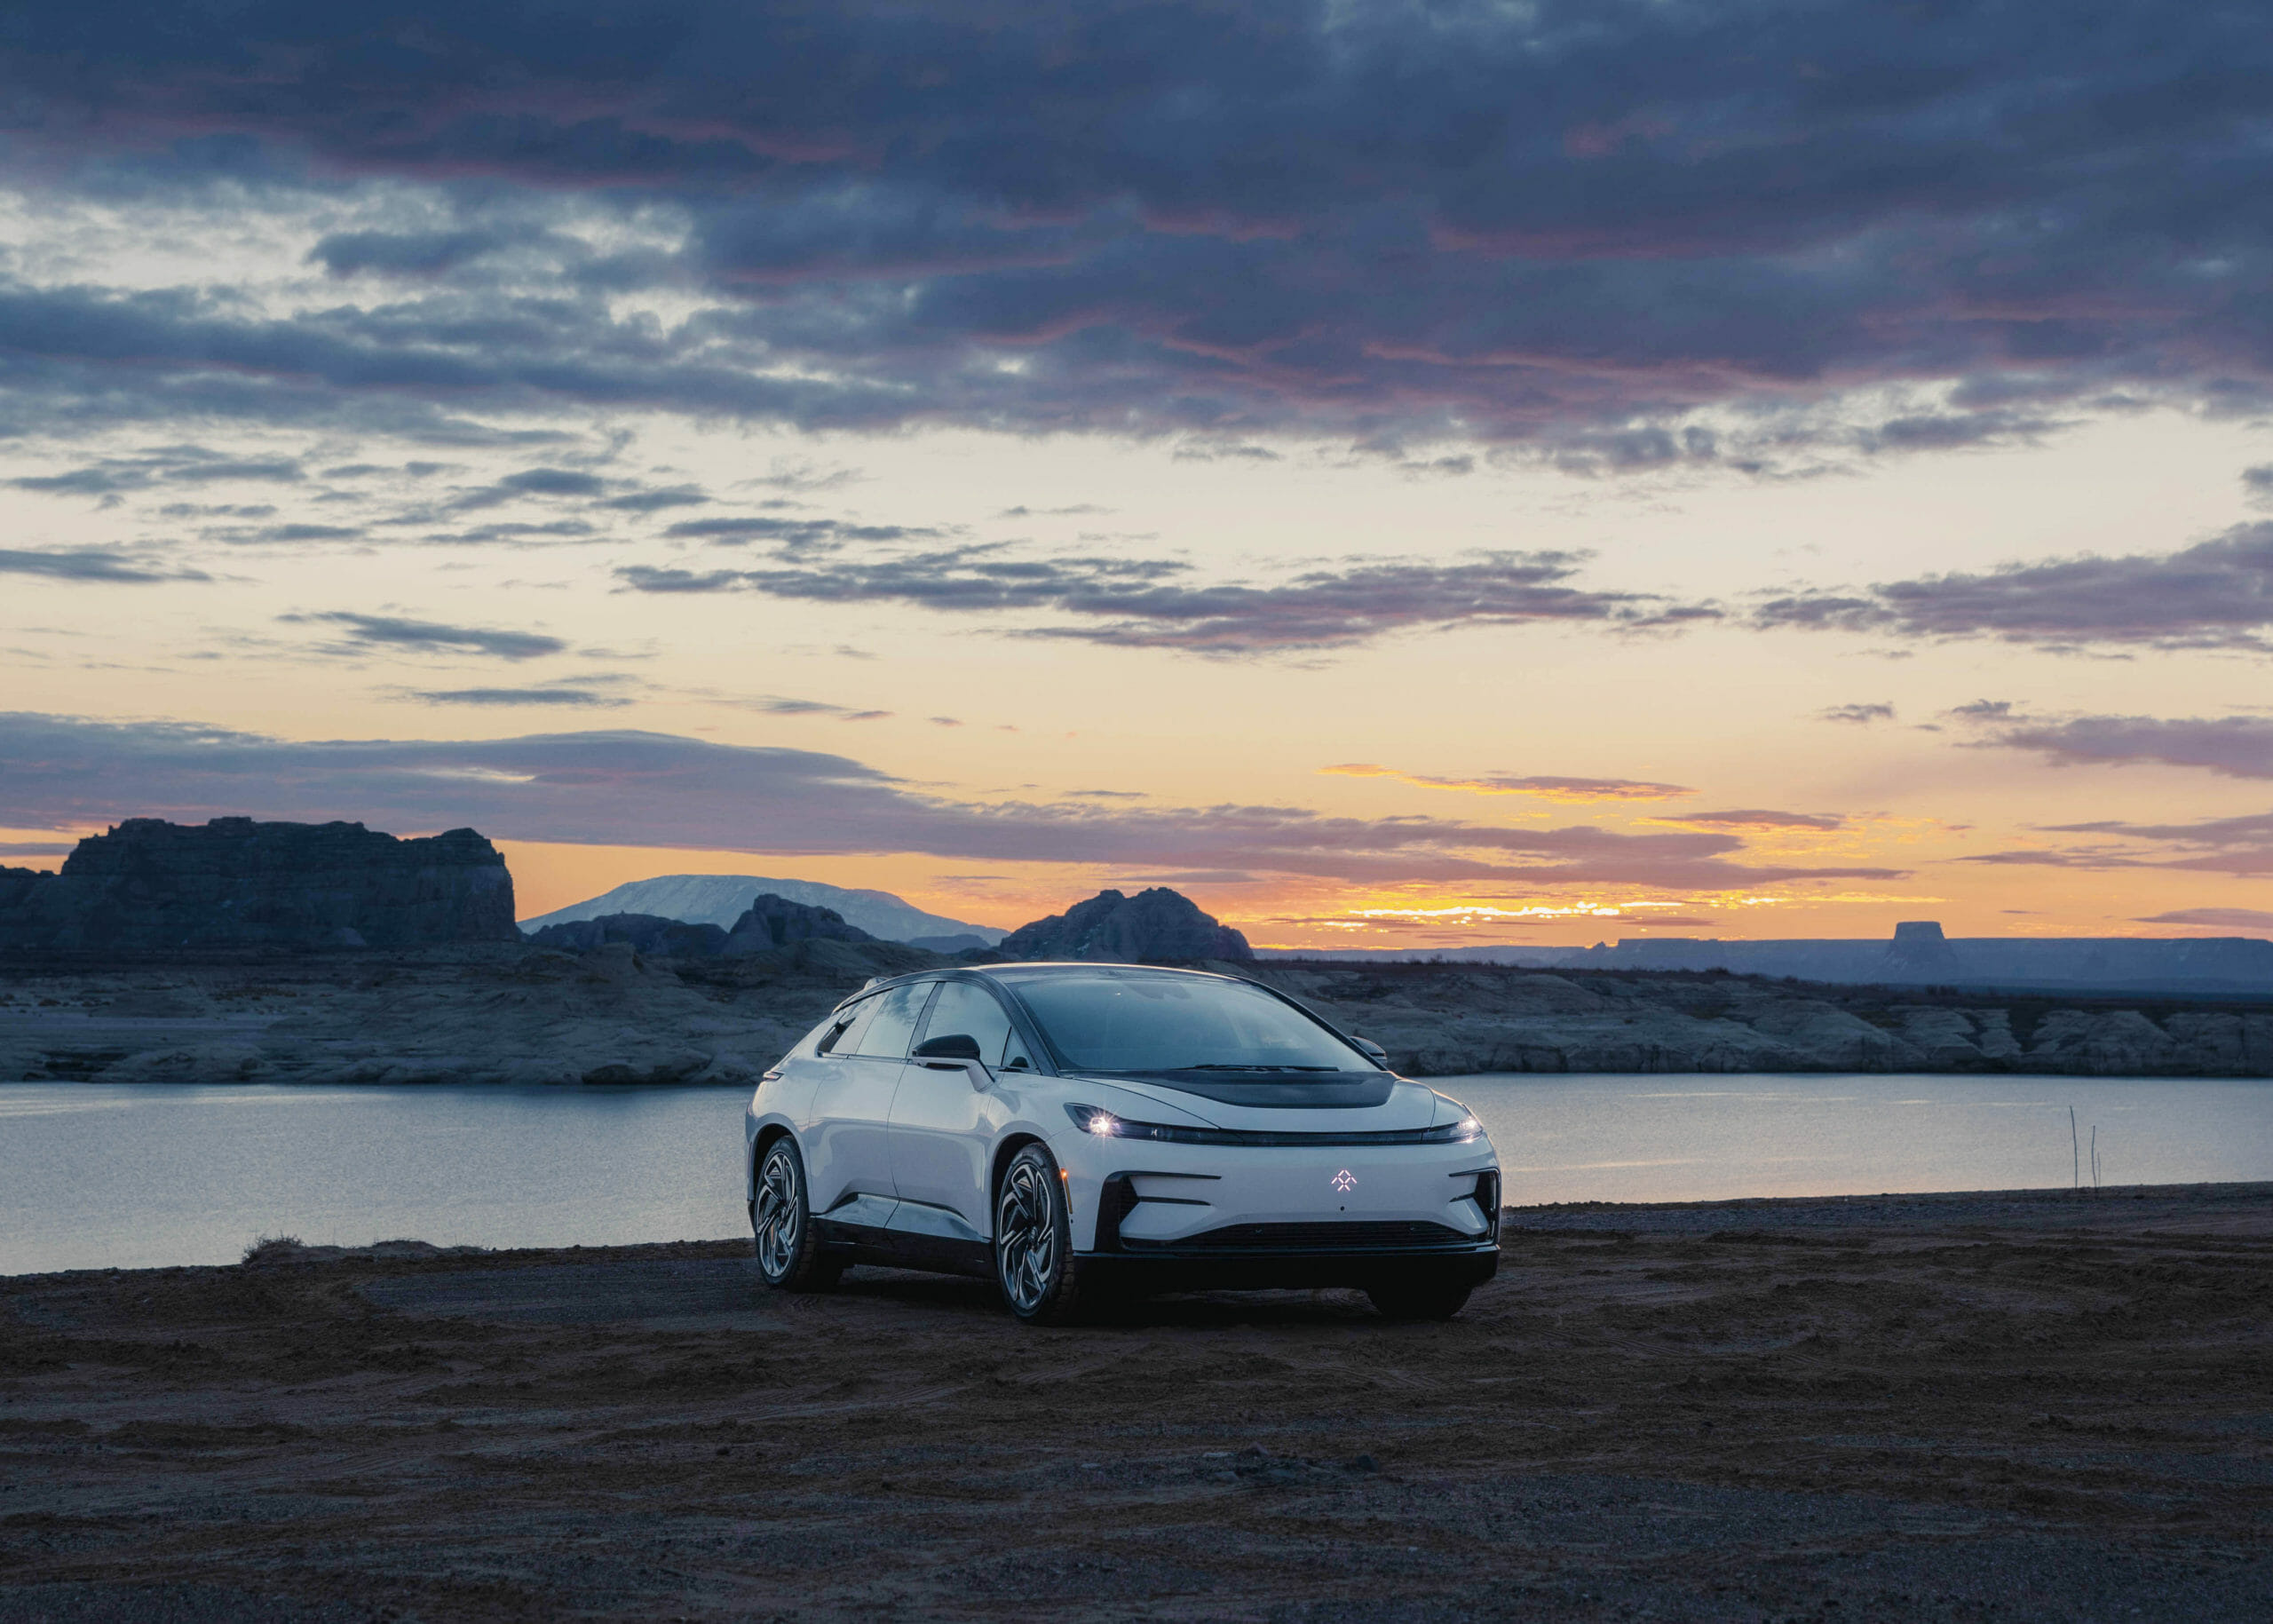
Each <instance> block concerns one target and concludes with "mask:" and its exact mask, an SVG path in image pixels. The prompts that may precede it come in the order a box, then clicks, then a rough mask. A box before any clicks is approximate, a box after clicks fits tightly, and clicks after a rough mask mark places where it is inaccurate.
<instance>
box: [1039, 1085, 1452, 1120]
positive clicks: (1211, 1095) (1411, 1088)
mask: <svg viewBox="0 0 2273 1624" xmlns="http://www.w3.org/2000/svg"><path fill="white" fill-rule="evenodd" d="M1364 1075H1365V1076H1366V1078H1367V1080H1368V1081H1369V1082H1370V1083H1371V1084H1372V1086H1370V1087H1367V1088H1366V1089H1364V1090H1363V1092H1362V1093H1360V1094H1358V1098H1361V1099H1369V1098H1376V1097H1379V1098H1380V1103H1379V1104H1360V1105H1332V1104H1321V1103H1318V1102H1317V1100H1316V1094H1317V1093H1318V1090H1316V1089H1308V1088H1307V1087H1306V1085H1304V1084H1302V1083H1285V1084H1273V1083H1253V1082H1249V1083H1247V1084H1244V1085H1234V1084H1232V1083H1231V1080H1230V1079H1228V1078H1224V1079H1210V1080H1208V1084H1207V1086H1206V1089H1205V1091H1204V1092H1203V1091H1202V1090H1201V1089H1195V1088H1192V1087H1191V1086H1188V1085H1186V1086H1178V1084H1176V1083H1170V1082H1166V1081H1160V1080H1158V1079H1154V1078H1147V1077H1138V1076H1129V1075H1127V1074H1115V1075H1113V1076H1110V1077H1088V1076H1079V1075H1077V1076H1071V1077H1067V1078H1066V1079H1065V1081H1068V1082H1088V1083H1090V1084H1092V1085H1093V1086H1097V1087H1100V1088H1104V1089H1113V1090H1114V1091H1116V1092H1118V1093H1120V1094H1121V1095H1123V1096H1129V1095H1135V1096H1137V1097H1141V1098H1144V1099H1149V1100H1153V1101H1156V1102H1158V1103H1159V1104H1160V1105H1162V1106H1164V1107H1166V1108H1167V1111H1166V1113H1164V1114H1163V1115H1161V1116H1159V1117H1155V1118H1153V1119H1152V1120H1153V1121H1170V1122H1175V1121H1183V1120H1185V1119H1187V1118H1188V1119H1191V1120H1192V1121H1199V1122H1204V1123H1206V1124H1207V1125H1208V1126H1209V1127H1211V1128H1242V1129H1261V1130H1263V1131H1266V1132H1271V1131H1275V1132H1281V1133H1381V1132H1390V1131H1394V1130H1397V1129H1414V1128H1427V1127H1429V1126H1430V1124H1431V1123H1433V1122H1435V1121H1437V1115H1438V1112H1439V1108H1440V1107H1441V1108H1442V1110H1443V1111H1444V1112H1445V1113H1446V1114H1445V1121H1452V1120H1453V1116H1452V1115H1451V1114H1450V1113H1452V1111H1453V1106H1452V1105H1451V1104H1450V1103H1449V1102H1447V1101H1444V1100H1442V1099H1441V1098H1440V1097H1438V1095H1437V1093H1436V1091H1435V1090H1434V1089H1426V1088H1423V1087H1422V1086H1421V1084H1419V1083H1417V1082H1409V1081H1406V1079H1404V1078H1402V1077H1398V1076H1394V1075H1392V1074H1390V1073H1387V1072H1382V1073H1365V1074H1364ZM1383 1085H1385V1086H1383ZM1272 1089H1285V1090H1287V1094H1288V1095H1290V1096H1293V1097H1295V1098H1298V1099H1299V1098H1301V1097H1302V1096H1303V1094H1304V1093H1305V1092H1308V1093H1310V1094H1311V1099H1309V1100H1307V1101H1305V1102H1304V1103H1302V1104H1295V1103H1291V1101H1290V1103H1288V1104H1285V1105H1269V1104H1255V1103H1251V1102H1255V1101H1257V1100H1268V1099H1269V1098H1270V1097H1271V1090H1272ZM1353 1092H1354V1091H1353ZM1225 1095H1230V1096H1231V1097H1228V1098H1227V1097H1224V1096H1225ZM1383 1095H1386V1097H1381V1096H1383ZM1097 1103H1098V1104H1099V1105H1104V1106H1105V1108H1106V1109H1107V1110H1111V1111H1115V1112H1120V1113H1122V1114H1124V1115H1133V1114H1134V1113H1135V1111H1136V1109H1137V1107H1135V1106H1134V1105H1131V1104H1129V1103H1127V1102H1126V1101H1115V1100H1110V1099H1106V1098H1104V1097H1099V1099H1098V1100H1097Z"/></svg>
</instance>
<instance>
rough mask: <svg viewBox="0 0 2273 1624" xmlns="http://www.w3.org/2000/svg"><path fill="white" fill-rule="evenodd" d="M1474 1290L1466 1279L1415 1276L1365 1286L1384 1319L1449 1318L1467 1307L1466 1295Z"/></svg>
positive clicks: (1377, 1310)
mask: <svg viewBox="0 0 2273 1624" xmlns="http://www.w3.org/2000/svg"><path fill="white" fill-rule="evenodd" d="M1475 1289H1476V1287H1475V1286H1474V1285H1473V1284H1472V1283H1471V1282H1469V1281H1467V1280H1462V1279H1445V1278H1444V1277H1442V1276H1437V1275H1429V1274H1417V1275H1415V1276H1414V1278H1413V1279H1402V1280H1383V1281H1382V1282H1380V1283H1379V1284H1377V1285H1373V1286H1368V1287H1366V1295H1367V1296H1369V1297H1371V1298H1372V1299H1373V1300H1374V1311H1376V1312H1378V1313H1379V1314H1380V1315H1381V1317H1382V1319H1451V1318H1452V1317H1453V1315H1454V1314H1457V1313H1458V1312H1460V1311H1461V1309H1463V1308H1465V1307H1467V1306H1468V1294H1469V1292H1471V1291H1474V1290H1475Z"/></svg>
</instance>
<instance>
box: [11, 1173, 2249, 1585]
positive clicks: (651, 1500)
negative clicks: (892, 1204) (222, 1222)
mask: <svg viewBox="0 0 2273 1624" xmlns="http://www.w3.org/2000/svg"><path fill="white" fill-rule="evenodd" d="M396 1250H397V1254H398V1255H395V1256H376V1255H371V1256H346V1257H330V1258H323V1257H313V1258H311V1257H307V1256H299V1257H293V1256H289V1255H288V1256H284V1257H281V1258H280V1259H278V1260H276V1261H273V1262H266V1263H263V1264H257V1265H253V1266H248V1267H242V1268H230V1269H178V1270H157V1271H125V1272H122V1271H108V1272H100V1273H78V1274H65V1275H48V1276H38V1277H20V1278H14V1279H4V1280H0V1620H8V1621H10V1624H14V1621H16V1620H92V1619H102V1620H254V1621H266V1620H335V1619H336V1620H365V1619H392V1620H449V1619H483V1620H487V1619H558V1618H580V1617H588V1616H590V1617H623V1616H630V1617H638V1618H653V1619H673V1618H684V1619H701V1620H711V1619H744V1618H748V1619H812V1620H819V1619H835V1618H840V1617H852V1616H859V1617H866V1618H875V1617H893V1618H938V1619H973V1618H983V1619H993V1618H1002V1617H1009V1616H1014V1615H1021V1614H1024V1615H1036V1616H1039V1615H1045V1614H1046V1615H1047V1616H1049V1617H1050V1618H1052V1619H1059V1620H1090V1619H1163V1620H1167V1619H1175V1620H1216V1619H1226V1620H1229V1619H1240V1620H1247V1619H1255V1620H1416V1621H1417V1620H1464V1619H1503V1618H1507V1619H1525V1618H1553V1619H1597V1618H1599V1619H1643V1618H1655V1619H1661V1620H1669V1619H1713V1620H1718V1619H1731V1620H1736V1619H1742V1620H1762V1619H1778V1620H1789V1619H1810V1620H1878V1619H1911V1618H1918V1619H1965V1620H1971V1619H1994V1620H2032V1619H2043V1620H2055V1619H2056V1620H2069V1619H2094V1620H2099V1619H2111V1620H2125V1619H2183V1620H2229V1619H2230V1620H2252V1621H2253V1624H2261V1621H2262V1620H2266V1619H2268V1618H2273V1555H2269V1548H2273V1539H2269V1534H2273V1185H2248V1186H2237V1185H2223V1186H2200V1187H2195V1188H2190V1189H2185V1190H2150V1191H2138V1192H2133V1191H2120V1192H2116V1191H2111V1192H2105V1193H2103V1195H2101V1196H2100V1197H2099V1198H2098V1199H2096V1200H2094V1199H2090V1198H2087V1197H2083V1196H2076V1195H2070V1194H2067V1193H2064V1192H2063V1193H2061V1194H2057V1195H2014V1196H1963V1197H1888V1198H1871V1199H1851V1200H1813V1201H1755V1202H1744V1203H1733V1204H1722V1205H1717V1206H1704V1207H1625V1208H1620V1207H1591V1208H1534V1209H1529V1210H1520V1211H1516V1212H1512V1213H1510V1215H1509V1232H1508V1235H1507V1240H1506V1246H1505V1253H1504V1257H1503V1261H1502V1266H1501V1273H1500V1277H1499V1279H1497V1280H1496V1281H1494V1282H1493V1284H1492V1285H1491V1286H1490V1287H1487V1288H1485V1290H1483V1291H1481V1292H1479V1293H1478V1294H1477V1297H1476V1298H1475V1300H1474V1301H1473V1303H1471V1304H1470V1306H1469V1310H1468V1311H1467V1312H1466V1314H1465V1315H1463V1316H1462V1317H1461V1319H1458V1320H1456V1321H1454V1322H1453V1323H1450V1324H1445V1325H1424V1326H1410V1325H1392V1324H1388V1323H1385V1322H1383V1321H1382V1320H1379V1319H1375V1318H1374V1316H1373V1315H1372V1314H1371V1313H1370V1311H1368V1310H1367V1308H1366V1305H1365V1303H1364V1301H1363V1299H1362V1298H1359V1297H1357V1296H1355V1295H1350V1294H1344V1293H1319V1294H1314V1295H1312V1294H1305V1295H1211V1296H1200V1297H1185V1298H1173V1299H1168V1300H1165V1301H1163V1302H1160V1303H1154V1304H1152V1305H1149V1306H1148V1307H1146V1308H1145V1309H1144V1310H1143V1311H1139V1312H1137V1313H1136V1314H1134V1315H1132V1316H1131V1317H1130V1318H1129V1319H1128V1320H1127V1321H1126V1322H1125V1323H1120V1324H1114V1325H1110V1326H1105V1327H1096V1328H1087V1329H1081V1330H1068V1331H1034V1330H1027V1329H1024V1328H1021V1327H1018V1326H1017V1325H1016V1324H1014V1323H1013V1322H1012V1321H1010V1319H1009V1318H1008V1317H1007V1316H1005V1315H1004V1314H1003V1313H1002V1311H1000V1310H999V1309H998V1308H997V1307H996V1306H995V1305H994V1303H993V1302H992V1301H991V1300H990V1295H989V1293H988V1292H987V1291H986V1289H984V1288H982V1287H978V1286H976V1285H972V1284H967V1283H963V1282H958V1281H953V1280H939V1279H927V1278H924V1277H922V1276H917V1275H912V1274H898V1273H886V1272H882V1271H857V1272H855V1273H854V1274H853V1275H852V1276H851V1277H850V1278H849V1279H848V1280H847V1281H846V1283H845V1286H844V1287H843V1289H841V1290H840V1291H838V1292H837V1293H836V1294H834V1295H829V1296H825V1297H804V1298H788V1297H781V1296H776V1295H769V1294H767V1293H765V1292H764V1291H762V1290H761V1289H760V1288H759V1287H757V1285H756V1282H755V1280H754V1279H753V1277H752V1275H751V1272H750V1271H749V1268H748V1264H747V1263H746V1261H745V1257H744V1253H745V1244H744V1243H728V1242H715V1243H696V1244H682V1245H674V1246H658V1247H647V1248H616V1249H610V1250H598V1251H596V1250H583V1251H566V1252H558V1251H555V1252H515V1253H486V1254H435V1253H432V1252H431V1251H424V1252H422V1251H421V1250H419V1249H418V1248H397V1249H396Z"/></svg>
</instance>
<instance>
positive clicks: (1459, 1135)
mask: <svg viewBox="0 0 2273 1624" xmlns="http://www.w3.org/2000/svg"><path fill="white" fill-rule="evenodd" d="M1430 1132H1432V1133H1439V1134H1442V1135H1444V1137H1445V1139H1446V1140H1447V1141H1449V1142H1450V1143H1452V1144H1453V1145H1466V1144H1468V1143H1469V1141H1470V1140H1472V1139H1480V1138H1482V1137H1484V1124H1483V1123H1481V1122H1479V1121H1477V1120H1476V1118H1475V1116H1474V1115H1473V1114H1470V1115H1468V1116H1464V1117H1462V1118H1461V1120H1460V1121H1457V1122H1452V1123H1447V1124H1446V1125H1445V1127H1442V1128H1436V1129H1430Z"/></svg>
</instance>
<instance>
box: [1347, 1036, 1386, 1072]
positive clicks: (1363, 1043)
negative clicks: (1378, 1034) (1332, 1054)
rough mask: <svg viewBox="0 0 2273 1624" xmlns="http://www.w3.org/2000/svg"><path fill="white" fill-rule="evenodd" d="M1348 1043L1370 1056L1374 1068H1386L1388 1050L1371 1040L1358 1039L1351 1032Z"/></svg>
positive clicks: (1365, 1038)
mask: <svg viewBox="0 0 2273 1624" xmlns="http://www.w3.org/2000/svg"><path fill="white" fill-rule="evenodd" d="M1350 1042H1353V1043H1355V1044H1356V1045H1357V1046H1358V1048H1360V1049H1362V1050H1365V1051H1366V1054H1367V1055H1369V1056H1371V1057H1372V1058H1373V1062H1374V1065H1375V1066H1387V1065H1388V1064H1389V1050H1386V1049H1383V1048H1382V1046H1381V1045H1380V1044H1379V1043H1376V1042H1374V1040H1373V1039H1371V1038H1367V1037H1359V1036H1358V1034H1356V1033H1354V1032H1353V1033H1351V1034H1350Z"/></svg>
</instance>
